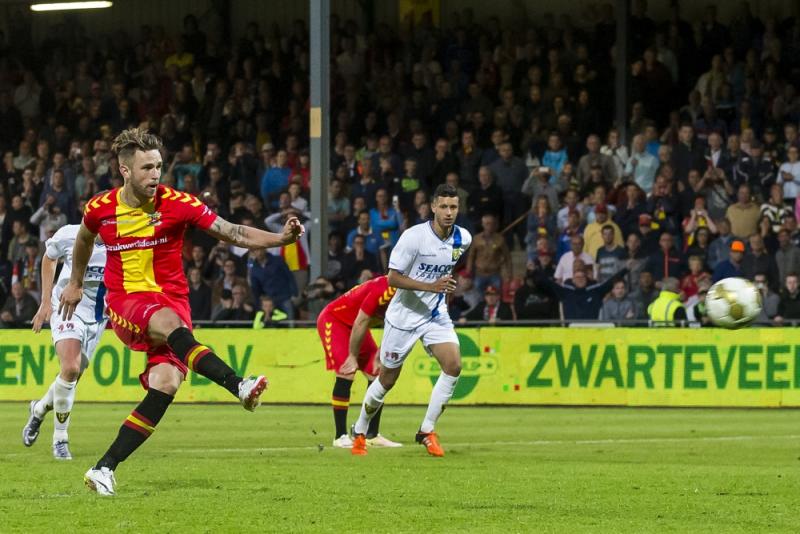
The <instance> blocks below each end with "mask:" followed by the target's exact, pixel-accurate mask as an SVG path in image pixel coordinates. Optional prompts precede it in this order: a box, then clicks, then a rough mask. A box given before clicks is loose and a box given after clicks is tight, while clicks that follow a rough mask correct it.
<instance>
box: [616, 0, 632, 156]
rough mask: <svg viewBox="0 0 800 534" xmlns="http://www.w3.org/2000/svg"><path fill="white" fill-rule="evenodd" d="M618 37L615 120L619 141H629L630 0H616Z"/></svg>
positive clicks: (623, 142)
mask: <svg viewBox="0 0 800 534" xmlns="http://www.w3.org/2000/svg"><path fill="white" fill-rule="evenodd" d="M615 10H616V19H617V39H616V45H615V47H614V51H615V55H616V57H615V58H614V63H616V65H615V67H616V68H615V71H614V73H615V75H614V119H615V120H614V122H615V123H616V125H617V130H618V131H619V142H620V143H622V144H627V143H628V64H629V62H630V61H629V60H630V39H629V36H630V15H631V5H630V0H617V1H616V9H615Z"/></svg>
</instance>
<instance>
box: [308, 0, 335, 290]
mask: <svg viewBox="0 0 800 534" xmlns="http://www.w3.org/2000/svg"><path fill="white" fill-rule="evenodd" d="M308 7H309V16H310V25H309V33H310V47H311V50H310V52H311V54H310V59H311V65H310V67H311V110H310V113H309V137H310V140H311V143H310V145H311V146H310V148H311V220H310V221H309V223H310V224H309V225H308V226H309V228H308V230H309V233H310V235H309V245H310V247H311V278H310V281H313V280H316V279H317V277H319V276H321V275H322V274H323V273H325V272H327V263H328V181H329V175H330V156H329V151H330V131H329V130H330V126H329V125H330V106H329V101H330V55H331V50H330V46H331V39H330V13H331V5H330V0H309V6H308Z"/></svg>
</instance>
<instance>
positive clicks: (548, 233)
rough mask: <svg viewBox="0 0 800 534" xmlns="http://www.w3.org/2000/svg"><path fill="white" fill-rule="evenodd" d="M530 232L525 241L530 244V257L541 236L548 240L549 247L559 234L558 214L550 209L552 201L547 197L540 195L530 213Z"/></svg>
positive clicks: (528, 225)
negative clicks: (554, 213)
mask: <svg viewBox="0 0 800 534" xmlns="http://www.w3.org/2000/svg"><path fill="white" fill-rule="evenodd" d="M527 228H528V234H527V236H526V237H525V243H526V244H527V246H528V258H529V259H530V258H532V257H533V253H534V251H535V249H536V246H537V241H538V239H539V237H545V238H546V239H547V240H548V245H549V246H548V248H549V247H550V246H552V244H553V242H554V241H555V237H556V236H557V235H558V227H557V224H556V216H555V215H553V213H552V212H551V210H550V202H548V200H547V197H539V198H537V199H536V201H535V202H534V205H533V206H532V207H531V211H530V212H529V213H528V224H527Z"/></svg>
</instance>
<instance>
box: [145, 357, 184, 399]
mask: <svg viewBox="0 0 800 534" xmlns="http://www.w3.org/2000/svg"><path fill="white" fill-rule="evenodd" d="M147 378H148V383H149V386H150V388H151V389H155V390H158V391H160V392H162V393H166V394H167V395H172V396H173V397H174V396H175V394H176V393H177V392H178V389H179V388H180V387H181V382H183V373H181V372H180V371H179V370H178V369H177V368H175V367H173V366H172V365H169V364H159V365H156V366H155V367H153V368H152V369H150V374H149V375H148V377H147Z"/></svg>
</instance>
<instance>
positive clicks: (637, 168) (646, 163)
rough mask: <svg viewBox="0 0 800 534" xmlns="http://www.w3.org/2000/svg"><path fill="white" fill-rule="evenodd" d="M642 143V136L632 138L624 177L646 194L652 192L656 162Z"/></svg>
mask: <svg viewBox="0 0 800 534" xmlns="http://www.w3.org/2000/svg"><path fill="white" fill-rule="evenodd" d="M646 148H647V147H646V146H645V143H644V136H643V135H641V134H640V135H636V136H634V138H633V145H632V147H631V157H630V158H629V159H628V162H627V163H626V164H625V171H624V172H625V177H626V178H628V179H631V180H633V181H634V182H636V185H638V186H639V187H640V188H641V189H642V190H643V191H644V192H645V193H646V194H648V195H649V194H650V193H651V191H652V190H653V182H654V181H655V177H656V170H657V169H658V160H657V159H656V158H655V156H653V155H652V154H650V153H648V152H647V150H646Z"/></svg>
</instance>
